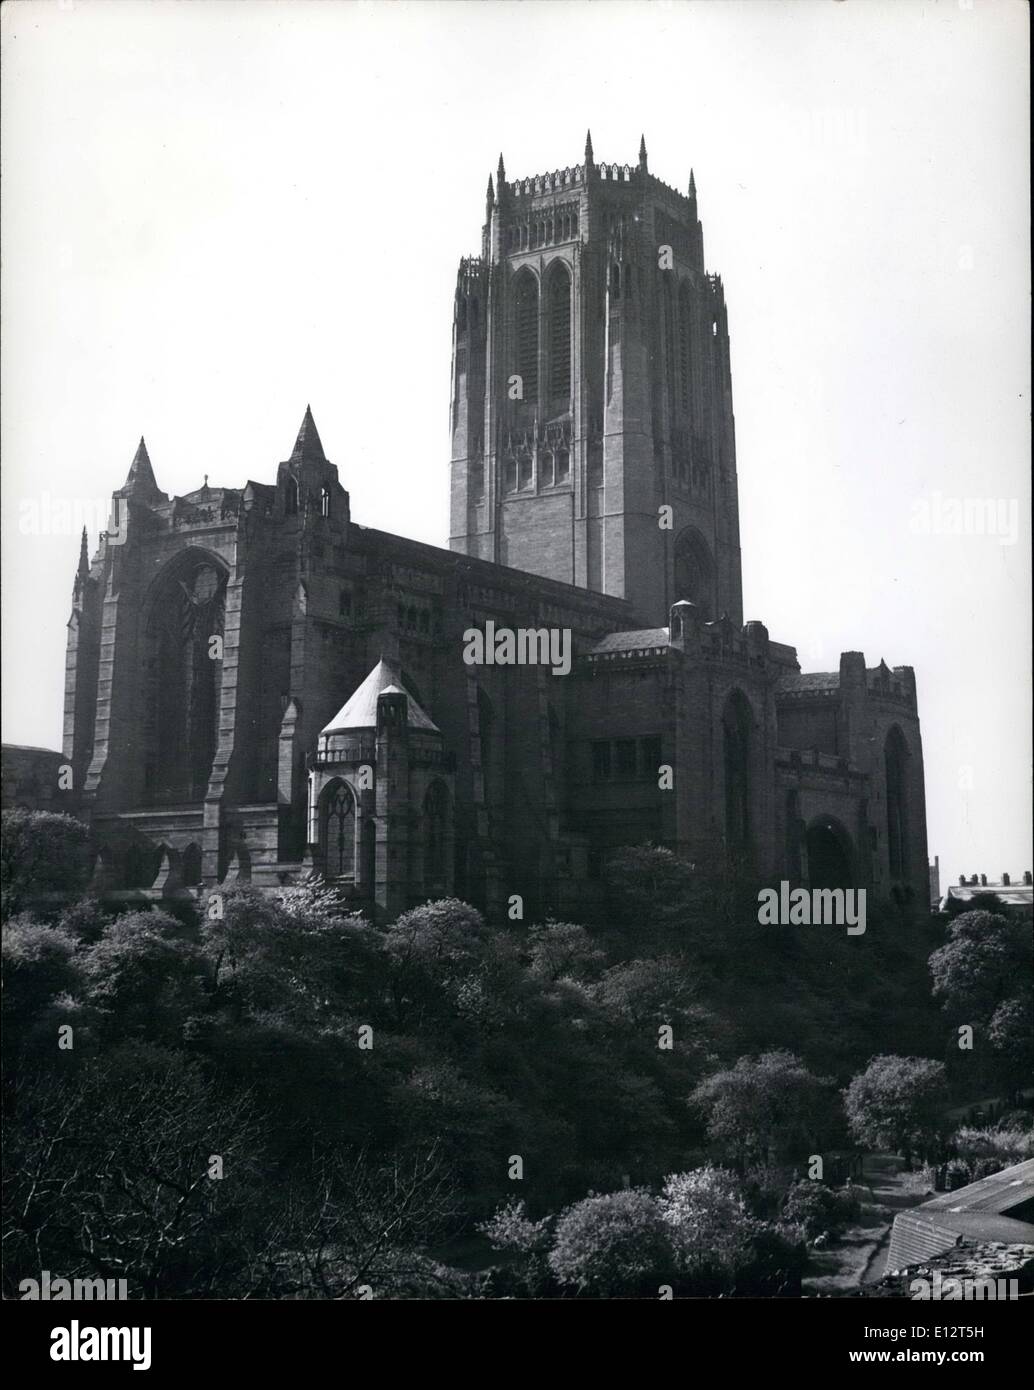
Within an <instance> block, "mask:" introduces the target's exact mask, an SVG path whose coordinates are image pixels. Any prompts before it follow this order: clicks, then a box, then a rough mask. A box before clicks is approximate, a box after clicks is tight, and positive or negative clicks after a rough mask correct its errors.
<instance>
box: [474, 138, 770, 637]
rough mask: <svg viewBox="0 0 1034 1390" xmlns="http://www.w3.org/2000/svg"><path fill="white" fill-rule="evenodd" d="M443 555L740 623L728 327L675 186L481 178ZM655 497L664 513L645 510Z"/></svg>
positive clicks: (592, 175) (591, 174)
mask: <svg viewBox="0 0 1034 1390" xmlns="http://www.w3.org/2000/svg"><path fill="white" fill-rule="evenodd" d="M450 423H451V429H452V492H451V534H450V544H451V547H452V549H453V550H458V551H461V552H463V553H464V554H467V555H472V556H477V557H479V558H482V559H486V560H492V561H495V562H496V563H499V564H504V565H509V566H512V567H513V568H516V569H522V570H526V571H529V572H531V573H533V574H539V575H542V576H544V577H546V578H550V579H558V580H563V581H564V582H566V583H569V584H576V585H579V586H580V587H582V588H586V589H592V590H595V591H596V592H598V593H604V594H611V595H614V596H615V597H620V598H625V599H628V600H629V601H630V602H631V603H632V605H633V608H634V610H635V612H636V614H637V615H638V617H639V618H640V620H641V621H642V622H644V623H648V624H658V625H659V624H663V623H664V622H666V621H667V615H668V612H669V609H670V608H671V605H672V604H673V603H675V602H677V601H678V600H681V599H688V600H690V601H692V602H693V603H695V604H696V605H697V606H698V607H699V608H700V609H701V610H702V612H703V616H704V618H705V620H708V619H715V618H718V617H720V616H721V615H722V614H723V613H726V614H728V616H729V618H730V619H731V620H732V622H733V623H734V624H736V625H737V626H738V625H740V624H741V623H742V621H743V613H742V596H741V581H740V553H739V520H738V503H737V483H736V450H735V437H734V425H733V413H732V387H731V378H730V367H729V333H728V321H727V316H726V310H725V300H724V294H723V290H722V283H721V280H720V278H719V277H718V276H716V275H708V274H707V273H706V271H705V269H704V252H703V236H702V232H701V226H700V222H699V219H698V216H697V195H696V184H695V181H694V178H693V175H692V173H691V174H690V179H689V189H688V192H687V193H679V192H677V191H676V190H675V189H674V188H670V187H669V186H668V185H667V184H664V183H662V182H661V181H660V180H659V179H657V178H655V177H654V176H653V175H651V174H650V172H649V169H648V166H647V154H646V145H645V141H644V142H642V143H641V144H640V148H639V159H638V162H637V164H636V165H635V166H629V165H627V164H626V165H623V166H620V165H616V164H611V165H608V164H597V163H596V162H595V161H594V158H593V151H592V140H591V137H589V136H587V137H586V143H585V159H584V162H583V163H582V164H580V165H577V166H575V167H574V168H566V169H561V170H557V171H555V172H554V173H551V174H542V175H538V176H537V177H535V178H528V179H518V180H516V181H514V182H510V181H508V180H507V178H506V171H505V168H504V166H503V160H502V157H501V156H500V160H499V167H498V171H497V175H496V181H495V184H493V182H492V180H491V179H489V183H488V193H487V200H486V208H485V225H484V229H483V232H482V246H481V255H480V256H479V257H476V258H469V259H465V260H463V261H461V263H460V269H459V276H458V280H457V286H456V303H455V316H454V325H453V362H452V408H451V422H450ZM666 508H670V512H666V511H664V510H662V509H666Z"/></svg>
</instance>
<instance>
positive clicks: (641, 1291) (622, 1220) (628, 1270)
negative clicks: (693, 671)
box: [549, 1188, 676, 1298]
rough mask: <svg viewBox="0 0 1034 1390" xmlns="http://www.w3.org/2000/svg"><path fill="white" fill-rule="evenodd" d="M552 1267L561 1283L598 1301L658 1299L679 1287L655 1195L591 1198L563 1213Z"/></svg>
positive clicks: (666, 1228)
mask: <svg viewBox="0 0 1034 1390" xmlns="http://www.w3.org/2000/svg"><path fill="white" fill-rule="evenodd" d="M549 1263H550V1267H551V1268H552V1270H553V1273H554V1274H555V1275H556V1277H557V1279H558V1280H559V1281H560V1283H561V1284H567V1285H569V1286H571V1287H574V1288H576V1289H577V1290H578V1292H579V1293H584V1294H589V1295H591V1296H593V1297H597V1298H608V1297H614V1296H620V1295H625V1296H626V1297H627V1296H636V1295H639V1296H642V1297H648V1296H654V1297H656V1294H657V1288H658V1286H659V1285H660V1284H665V1283H667V1284H673V1283H674V1282H675V1278H674V1274H675V1266H676V1258H675V1252H674V1249H673V1248H672V1240H671V1231H670V1227H669V1225H668V1223H667V1222H666V1221H665V1219H664V1216H663V1214H662V1211H661V1207H660V1204H659V1203H658V1201H657V1199H656V1198H655V1197H652V1196H651V1195H650V1193H649V1192H645V1191H642V1190H640V1189H637V1188H630V1189H628V1190H627V1191H623V1192H611V1193H608V1194H607V1195H605V1196H602V1197H597V1196H591V1197H586V1198H584V1199H583V1200H582V1201H580V1202H576V1203H575V1204H574V1206H572V1207H568V1208H567V1210H566V1211H564V1212H563V1213H561V1216H560V1219H559V1221H558V1222H557V1229H556V1239H555V1242H554V1245H553V1249H552V1251H551V1253H550V1256H549Z"/></svg>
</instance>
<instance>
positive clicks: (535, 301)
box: [513, 270, 539, 401]
mask: <svg viewBox="0 0 1034 1390" xmlns="http://www.w3.org/2000/svg"><path fill="white" fill-rule="evenodd" d="M513 318H514V335H515V347H516V355H515V362H514V371H515V372H516V374H517V375H518V376H519V377H520V379H521V394H522V398H523V399H524V400H526V401H537V400H538V397H539V287H538V285H537V284H536V283H535V277H534V275H532V273H531V272H530V271H529V270H522V271H520V272H519V274H518V276H517V279H516V280H515V282H514V287H513Z"/></svg>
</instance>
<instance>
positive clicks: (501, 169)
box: [495, 151, 506, 198]
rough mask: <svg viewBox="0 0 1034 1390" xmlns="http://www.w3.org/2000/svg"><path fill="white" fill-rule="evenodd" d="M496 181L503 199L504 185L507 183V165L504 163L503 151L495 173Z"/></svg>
mask: <svg viewBox="0 0 1034 1390" xmlns="http://www.w3.org/2000/svg"><path fill="white" fill-rule="evenodd" d="M495 181H496V186H497V187H498V189H499V196H500V198H501V197H502V196H503V184H504V183H505V182H506V165H505V164H504V163H503V156H502V151H500V154H499V164H498V167H497V168H496V171H495Z"/></svg>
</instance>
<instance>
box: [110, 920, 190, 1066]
mask: <svg viewBox="0 0 1034 1390" xmlns="http://www.w3.org/2000/svg"><path fill="white" fill-rule="evenodd" d="M83 973H84V976H85V981H86V989H87V997H88V998H89V1000H90V1002H91V1003H92V1004H94V1005H95V1006H96V1008H97V1009H98V1010H99V1011H100V1013H101V1014H102V1016H103V1019H104V1023H105V1027H104V1031H105V1032H106V1034H107V1036H108V1037H109V1038H117V1039H119V1040H124V1039H130V1038H140V1039H147V1040H149V1041H152V1042H169V1043H175V1042H179V1041H182V1038H183V1025H184V1023H185V1022H186V1020H187V1019H188V1018H189V1017H190V1016H191V1015H192V1014H194V1013H196V1012H197V1011H198V1010H199V1009H200V1008H201V1007H202V1004H203V1001H204V962H203V958H202V955H201V951H200V948H199V947H198V946H197V945H196V944H195V943H194V942H192V941H189V940H187V939H186V938H185V937H184V934H183V927H182V926H181V925H180V923H179V922H177V921H176V919H175V918H174V917H170V916H169V915H168V914H167V913H165V912H159V911H157V910H154V909H152V910H150V911H147V912H128V913H126V914H125V916H123V917H118V918H116V919H115V921H114V922H112V923H111V924H110V925H109V926H107V927H105V928H104V931H103V933H102V934H101V938H100V940H99V941H98V942H96V944H95V945H93V946H92V947H90V948H89V949H88V950H87V951H85V952H84V953H83Z"/></svg>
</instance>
